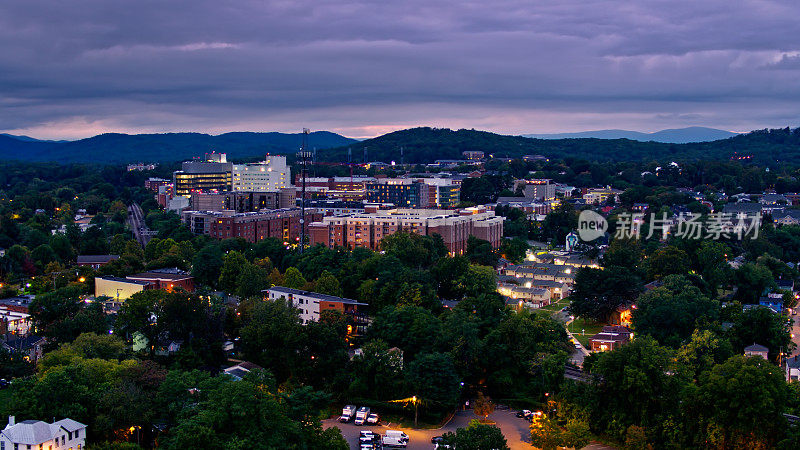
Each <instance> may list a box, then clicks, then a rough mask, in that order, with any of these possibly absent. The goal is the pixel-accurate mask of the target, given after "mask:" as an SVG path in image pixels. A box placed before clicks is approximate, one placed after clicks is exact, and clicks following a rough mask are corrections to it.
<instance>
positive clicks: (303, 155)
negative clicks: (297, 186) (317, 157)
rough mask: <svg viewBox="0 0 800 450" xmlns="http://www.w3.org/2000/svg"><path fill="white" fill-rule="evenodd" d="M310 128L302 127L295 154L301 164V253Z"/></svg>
mask: <svg viewBox="0 0 800 450" xmlns="http://www.w3.org/2000/svg"><path fill="white" fill-rule="evenodd" d="M310 131H311V130H309V129H308V128H303V143H302V145H301V146H300V152H299V153H298V154H297V156H298V157H299V158H300V161H301V162H302V164H303V168H302V169H300V176H301V177H302V183H303V184H302V186H303V187H302V190H301V193H300V253H303V248H304V247H305V246H306V176H307V174H306V161H308V156H309V155H308V148H307V147H308V133H309V132H310Z"/></svg>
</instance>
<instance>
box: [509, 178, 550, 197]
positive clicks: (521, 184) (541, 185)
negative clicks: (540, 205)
mask: <svg viewBox="0 0 800 450" xmlns="http://www.w3.org/2000/svg"><path fill="white" fill-rule="evenodd" d="M517 189H522V194H523V195H524V196H525V198H532V199H534V200H543V201H548V200H553V199H555V198H556V185H555V184H553V180H550V179H547V178H540V179H533V180H516V181H514V190H515V191H516V190H517Z"/></svg>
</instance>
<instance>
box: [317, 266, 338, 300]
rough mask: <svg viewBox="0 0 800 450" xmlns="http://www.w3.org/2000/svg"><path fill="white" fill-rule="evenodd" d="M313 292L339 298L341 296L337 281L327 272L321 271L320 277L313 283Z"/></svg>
mask: <svg viewBox="0 0 800 450" xmlns="http://www.w3.org/2000/svg"><path fill="white" fill-rule="evenodd" d="M314 291H315V292H319V293H320V294H328V295H334V296H336V297H341V296H342V295H343V293H342V286H341V285H340V284H339V280H338V279H337V278H336V277H335V276H334V275H333V274H332V273H330V272H328V271H327V270H326V271H323V272H322V275H320V277H319V278H317V279H316V281H314Z"/></svg>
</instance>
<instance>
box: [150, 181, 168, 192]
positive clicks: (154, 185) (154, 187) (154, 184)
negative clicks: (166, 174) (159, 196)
mask: <svg viewBox="0 0 800 450" xmlns="http://www.w3.org/2000/svg"><path fill="white" fill-rule="evenodd" d="M170 183H172V182H171V181H170V180H168V179H166V178H148V179H146V180H144V187H145V189H149V190H151V191H153V192H158V187H159V186H166V185H168V184H170Z"/></svg>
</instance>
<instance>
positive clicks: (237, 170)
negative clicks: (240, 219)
mask: <svg viewBox="0 0 800 450" xmlns="http://www.w3.org/2000/svg"><path fill="white" fill-rule="evenodd" d="M291 182H292V177H291V174H290V169H289V167H288V166H287V165H286V157H285V156H282V155H267V157H266V159H265V160H264V161H261V162H257V163H253V164H234V165H233V190H234V191H248V192H267V191H277V190H279V189H283V188H287V187H289V186H291Z"/></svg>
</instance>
